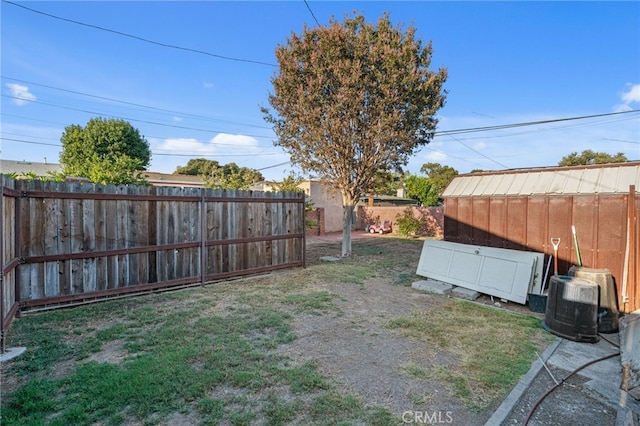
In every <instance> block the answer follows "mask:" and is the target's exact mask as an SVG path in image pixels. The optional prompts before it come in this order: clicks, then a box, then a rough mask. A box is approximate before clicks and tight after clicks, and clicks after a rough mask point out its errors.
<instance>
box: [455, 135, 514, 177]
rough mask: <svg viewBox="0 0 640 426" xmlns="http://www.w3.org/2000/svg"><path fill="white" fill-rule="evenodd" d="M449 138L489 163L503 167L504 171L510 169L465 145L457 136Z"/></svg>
mask: <svg viewBox="0 0 640 426" xmlns="http://www.w3.org/2000/svg"><path fill="white" fill-rule="evenodd" d="M447 136H449V137H450V138H451V139H453V140H455V141H456V142H458V143H459V144H460V145H462V146H464V147H465V148H467V149H468V150H471V151H473V152H475V153H476V154H478V155H480V156H481V157H484V158H486V159H487V160H489V161H491V162H494V163H496V164H497V165H498V166H500V167H502V168H504V169H508V168H509V166H505V165H504V164H502V163H500V162H498V161H497V160H494V159H493V158H491V157H489V156H487V155H484V154H483V153H481V152H480V151H477V150H475V149H473V148H471V147H470V146H469V145H467V144H465V143H463V142H462V141H461V140H460V139H458V138H456V137H455V136H452V135H447Z"/></svg>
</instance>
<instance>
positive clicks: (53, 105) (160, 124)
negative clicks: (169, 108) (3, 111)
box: [1, 95, 270, 139]
mask: <svg viewBox="0 0 640 426" xmlns="http://www.w3.org/2000/svg"><path fill="white" fill-rule="evenodd" d="M1 96H2V97H3V98H9V99H19V100H21V101H25V102H32V103H36V104H41V105H47V106H51V107H54V108H62V109H68V110H71V111H78V112H84V113H87V114H93V115H98V116H105V115H106V116H110V117H114V118H120V119H123V120H127V121H135V122H138V123H145V124H153V125H156V126H163V127H174V128H176V129H184V130H195V131H198V132H207V133H227V132H225V131H222V130H215V129H200V128H197V127H187V126H178V125H177V124H167V123H158V122H156V121H149V120H140V119H136V118H130V117H124V116H114V115H112V114H103V113H101V112H98V111H91V110H86V109H81V108H73V107H69V106H64V105H56V104H53V103H49V102H44V101H38V100H32V99H24V98H21V97H19V96H11V95H1ZM243 134H244V135H245V136H251V137H254V138H260V139H268V138H270V136H263V135H252V134H246V133H243Z"/></svg>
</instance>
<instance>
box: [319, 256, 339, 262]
mask: <svg viewBox="0 0 640 426" xmlns="http://www.w3.org/2000/svg"><path fill="white" fill-rule="evenodd" d="M339 260H342V258H341V257H335V256H322V257H321V258H320V262H337V261H339Z"/></svg>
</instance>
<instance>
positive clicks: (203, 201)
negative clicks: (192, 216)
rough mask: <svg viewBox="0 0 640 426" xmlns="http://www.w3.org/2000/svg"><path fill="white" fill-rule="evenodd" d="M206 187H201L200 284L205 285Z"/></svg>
mask: <svg viewBox="0 0 640 426" xmlns="http://www.w3.org/2000/svg"><path fill="white" fill-rule="evenodd" d="M205 194H206V188H200V284H201V285H202V286H203V287H204V282H205V277H206V276H207V256H206V254H207V253H206V248H207V245H206V241H207V203H206V197H205Z"/></svg>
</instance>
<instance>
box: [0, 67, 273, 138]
mask: <svg viewBox="0 0 640 426" xmlns="http://www.w3.org/2000/svg"><path fill="white" fill-rule="evenodd" d="M0 78H3V79H5V80H11V81H18V82H20V83H24V84H31V85H34V86H39V87H45V88H47V89H53V90H58V91H61V92H66V93H73V94H75V95H82V96H87V97H90V98H95V99H101V100H105V101H109V102H116V103H120V104H124V105H131V106H135V107H140V108H145V109H150V110H155V111H161V112H168V113H171V114H174V115H180V116H184V117H191V118H197V119H202V120H210V121H220V122H223V123H229V124H239V125H242V126H247V127H257V128H260V129H271V127H266V126H258V125H256V124H247V123H239V122H234V121H229V120H221V119H215V118H212V117H206V116H203V115H196V114H189V113H185V112H181V111H175V110H170V109H164V108H159V107H154V106H149V105H144V104H138V103H135V102H129V101H123V100H120V99H114V98H109V97H105V96H99V95H92V94H90V93H84V92H78V91H75V90H70V89H64V88H61V87H55V86H49V85H46V84H42V83H36V82H33V81H27V80H21V79H19V78H14V77H8V76H4V75H0ZM21 99H22V98H21ZM23 100H24V99H23Z"/></svg>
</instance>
